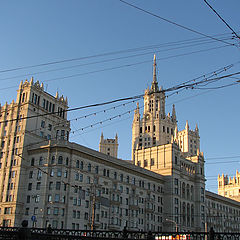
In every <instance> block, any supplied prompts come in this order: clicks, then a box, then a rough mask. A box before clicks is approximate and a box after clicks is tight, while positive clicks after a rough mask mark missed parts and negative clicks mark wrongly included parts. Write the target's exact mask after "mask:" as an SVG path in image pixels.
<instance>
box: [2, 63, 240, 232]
mask: <svg viewBox="0 0 240 240" xmlns="http://www.w3.org/2000/svg"><path fill="white" fill-rule="evenodd" d="M67 109H68V101H67V98H64V97H63V96H59V95H58V93H57V94H56V96H55V97H54V96H52V95H50V94H48V93H47V92H46V91H44V86H43V84H40V83H39V82H38V81H37V82H35V83H34V81H33V79H31V80H30V81H27V80H26V81H25V82H24V83H23V82H21V84H20V86H19V89H18V93H17V99H16V102H14V101H13V102H12V103H11V104H7V103H6V104H5V105H3V106H2V107H1V109H0V111H1V115H0V190H1V191H0V224H1V225H3V226H20V224H21V222H22V220H25V219H26V220H28V221H29V223H30V224H29V225H30V226H34V227H46V226H47V225H48V224H51V225H52V227H53V228H69V229H102V230H122V229H123V228H124V227H125V226H126V227H127V228H128V229H129V230H136V231H137V230H142V231H149V230H151V231H175V230H176V229H177V230H179V231H204V230H206V229H207V228H209V227H210V226H213V227H214V228H216V229H217V230H221V229H223V230H227V231H236V230H237V229H239V228H238V226H239V223H240V222H239V220H240V219H239V217H238V215H239V213H240V204H239V202H237V201H234V200H231V199H229V198H225V197H222V196H219V195H217V194H214V193H211V192H207V191H205V173H204V156H203V153H201V152H200V137H199V130H198V127H197V126H196V127H195V129H194V130H191V129H190V128H189V124H188V122H186V126H185V129H184V130H182V131H178V126H177V116H176V110H175V106H174V105H173V108H172V114H166V112H165V92H164V90H163V89H162V88H159V87H158V82H157V78H156V58H154V64H153V81H152V85H151V88H150V89H147V90H146V91H145V95H144V111H143V115H142V116H141V114H140V110H139V106H138V105H137V109H136V111H135V114H134V119H133V124H132V161H126V160H121V159H118V158H117V151H118V138H117V135H116V137H115V139H105V138H104V137H103V134H102V136H101V140H100V145H99V152H98V151H95V150H92V149H89V148H86V147H84V146H81V145H78V144H76V143H72V142H69V133H70V130H71V129H70V122H69V121H68V120H67ZM224 179H225V178H224ZM236 181H237V180H236ZM218 212H219V213H218ZM217 214H221V215H220V217H222V218H225V219H227V220H226V221H217V218H216V219H214V218H213V217H212V216H215V215H217ZM217 216H218V215H217ZM233 221H234V222H233ZM231 224H233V227H231Z"/></svg>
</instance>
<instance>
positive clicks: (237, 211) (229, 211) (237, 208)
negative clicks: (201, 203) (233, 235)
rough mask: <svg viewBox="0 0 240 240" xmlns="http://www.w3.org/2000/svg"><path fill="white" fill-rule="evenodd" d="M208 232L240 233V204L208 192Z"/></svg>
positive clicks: (206, 205)
mask: <svg viewBox="0 0 240 240" xmlns="http://www.w3.org/2000/svg"><path fill="white" fill-rule="evenodd" d="M205 208H206V231H209V230H210V228H211V227H212V228H213V229H214V230H215V231H216V232H239V231H240V204H239V202H237V201H234V200H232V199H229V198H226V197H223V196H220V195H218V194H215V193H212V192H209V191H206V204H205Z"/></svg>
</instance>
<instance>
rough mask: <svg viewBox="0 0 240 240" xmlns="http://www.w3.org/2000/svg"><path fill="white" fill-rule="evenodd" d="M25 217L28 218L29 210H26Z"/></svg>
mask: <svg viewBox="0 0 240 240" xmlns="http://www.w3.org/2000/svg"><path fill="white" fill-rule="evenodd" d="M25 215H26V216H28V215H29V208H26V209H25Z"/></svg>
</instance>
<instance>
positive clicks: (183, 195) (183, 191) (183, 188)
mask: <svg viewBox="0 0 240 240" xmlns="http://www.w3.org/2000/svg"><path fill="white" fill-rule="evenodd" d="M182 197H183V198H185V183H183V184H182Z"/></svg>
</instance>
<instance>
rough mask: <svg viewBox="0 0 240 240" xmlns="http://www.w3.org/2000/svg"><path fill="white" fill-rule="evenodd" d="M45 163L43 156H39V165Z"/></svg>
mask: <svg viewBox="0 0 240 240" xmlns="http://www.w3.org/2000/svg"><path fill="white" fill-rule="evenodd" d="M42 165H43V157H40V158H39V166H42Z"/></svg>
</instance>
